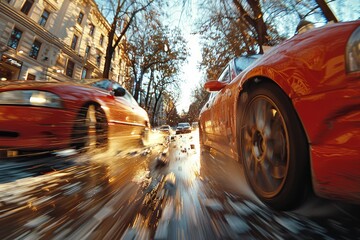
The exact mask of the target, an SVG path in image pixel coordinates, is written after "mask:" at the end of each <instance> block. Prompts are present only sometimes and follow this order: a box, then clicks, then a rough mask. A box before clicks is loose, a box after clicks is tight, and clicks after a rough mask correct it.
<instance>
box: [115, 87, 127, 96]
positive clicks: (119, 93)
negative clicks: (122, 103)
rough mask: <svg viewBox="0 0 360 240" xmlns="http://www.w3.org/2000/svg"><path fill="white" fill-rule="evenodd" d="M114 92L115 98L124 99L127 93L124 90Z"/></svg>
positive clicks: (119, 89) (118, 89) (117, 89)
mask: <svg viewBox="0 0 360 240" xmlns="http://www.w3.org/2000/svg"><path fill="white" fill-rule="evenodd" d="M113 91H114V96H115V97H122V96H124V95H125V93H126V92H125V89H124V88H116V89H114V90H113Z"/></svg>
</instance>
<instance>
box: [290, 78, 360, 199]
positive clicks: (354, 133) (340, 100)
mask: <svg viewBox="0 0 360 240" xmlns="http://www.w3.org/2000/svg"><path fill="white" fill-rule="evenodd" d="M359 93H360V87H359V84H357V86H352V87H348V88H344V89H340V90H336V91H332V92H327V93H323V94H319V95H317V96H309V97H306V98H303V99H301V101H299V102H295V106H296V108H297V110H298V113H299V115H300V119H301V120H302V122H303V125H304V127H305V132H306V134H307V135H308V139H309V143H310V158H311V169H312V181H313V187H314V191H315V193H316V194H317V195H319V196H322V197H325V198H330V199H338V200H345V201H348V202H353V203H358V204H359V203H360V95H359Z"/></svg>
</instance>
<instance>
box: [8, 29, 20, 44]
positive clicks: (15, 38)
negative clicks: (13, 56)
mask: <svg viewBox="0 0 360 240" xmlns="http://www.w3.org/2000/svg"><path fill="white" fill-rule="evenodd" d="M21 35H22V31H20V30H19V29H17V28H14V29H13V31H12V32H11V36H10V39H9V42H8V46H9V47H11V48H13V49H16V48H17V47H18V45H19V42H20V38H21Z"/></svg>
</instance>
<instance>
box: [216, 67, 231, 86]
mask: <svg viewBox="0 0 360 240" xmlns="http://www.w3.org/2000/svg"><path fill="white" fill-rule="evenodd" d="M230 80H231V78H230V67H229V65H226V67H225V69H224V70H223V72H222V73H221V75H220V77H219V79H218V81H219V82H227V83H229V82H230Z"/></svg>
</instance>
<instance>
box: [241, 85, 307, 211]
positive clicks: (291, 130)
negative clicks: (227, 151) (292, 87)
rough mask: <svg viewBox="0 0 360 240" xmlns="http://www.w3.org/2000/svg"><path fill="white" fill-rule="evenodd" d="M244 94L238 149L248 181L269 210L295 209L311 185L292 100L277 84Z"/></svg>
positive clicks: (305, 142)
mask: <svg viewBox="0 0 360 240" xmlns="http://www.w3.org/2000/svg"><path fill="white" fill-rule="evenodd" d="M245 94H247V97H245V98H243V99H245V100H243V101H244V102H243V103H241V105H242V106H244V111H243V113H242V117H241V122H240V128H239V129H240V149H239V150H240V152H241V155H240V156H241V158H242V162H243V164H244V170H245V174H246V177H247V180H248V182H249V184H250V186H251V187H252V189H253V191H254V192H255V194H256V195H257V196H258V197H259V198H260V199H261V200H262V201H263V202H264V203H266V204H267V205H269V206H270V207H273V208H275V209H280V210H291V209H294V208H296V207H298V206H299V205H300V204H301V203H302V201H303V200H304V199H305V196H306V195H307V192H308V190H309V185H310V184H309V180H310V176H309V175H310V174H309V172H310V171H309V154H308V144H307V140H306V137H305V134H304V131H303V128H302V125H301V123H300V121H299V119H298V117H297V114H296V112H295V110H294V108H293V106H292V104H291V102H290V100H289V99H288V97H287V96H286V95H285V94H284V93H283V92H282V90H281V89H280V88H279V87H277V86H276V85H274V84H271V83H263V84H261V85H260V86H258V87H257V88H256V89H252V90H251V91H249V92H248V93H245ZM243 104H244V105H243Z"/></svg>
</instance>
